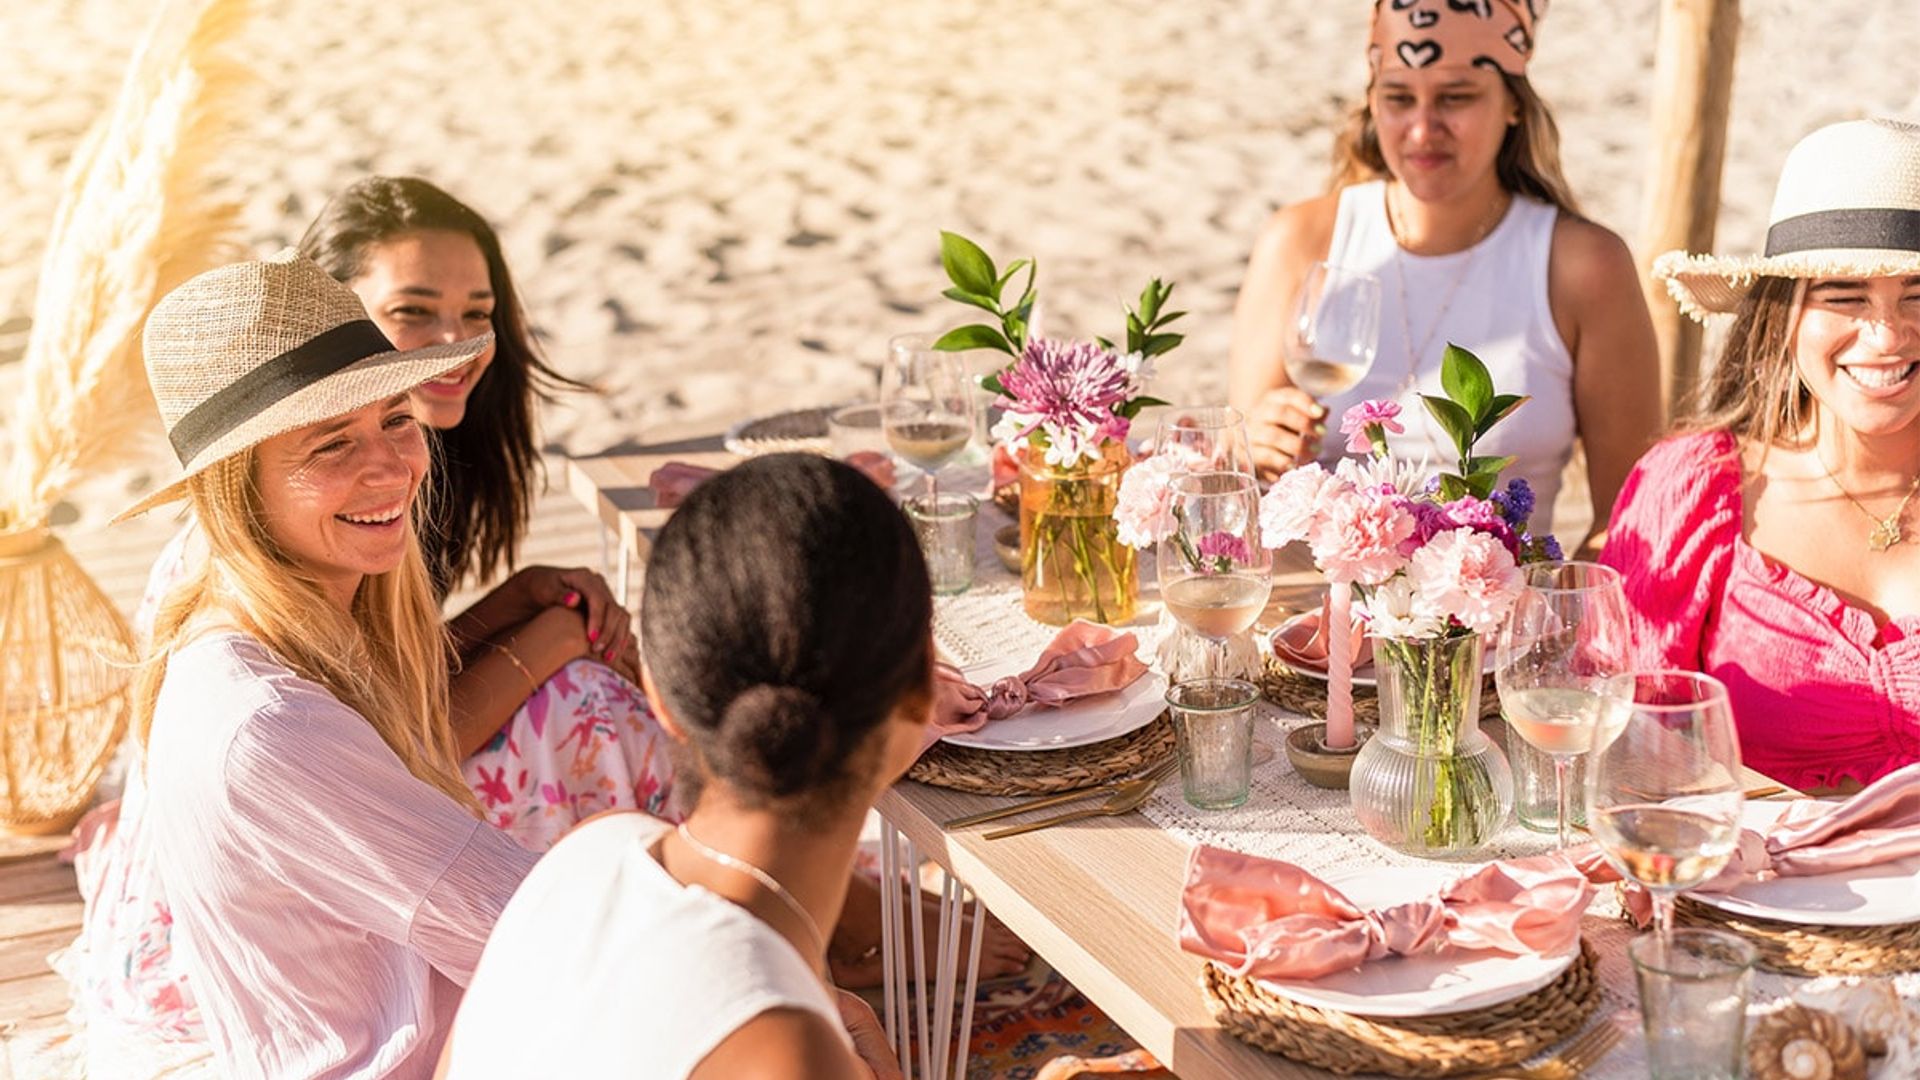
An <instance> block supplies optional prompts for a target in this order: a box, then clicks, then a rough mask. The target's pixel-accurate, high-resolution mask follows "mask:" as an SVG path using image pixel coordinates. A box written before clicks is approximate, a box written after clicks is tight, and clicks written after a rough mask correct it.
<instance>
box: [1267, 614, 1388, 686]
mask: <svg viewBox="0 0 1920 1080" xmlns="http://www.w3.org/2000/svg"><path fill="white" fill-rule="evenodd" d="M1328 606H1329V605H1327V604H1325V603H1323V604H1321V605H1320V610H1319V611H1309V612H1307V613H1306V614H1304V615H1301V616H1300V617H1298V618H1295V619H1288V620H1287V622H1286V624H1285V625H1284V626H1282V627H1280V629H1278V630H1275V631H1274V632H1273V651H1274V655H1276V656H1278V657H1280V659H1282V660H1285V661H1287V662H1288V663H1291V664H1295V665H1297V666H1299V667H1303V668H1308V669H1310V670H1312V671H1325V670H1327V653H1328V648H1327V646H1328V642H1327V627H1328V625H1330V620H1329V619H1328V618H1327V608H1328ZM1352 634H1353V652H1352V653H1350V654H1349V655H1351V656H1352V657H1353V666H1354V667H1355V668H1356V669H1358V668H1363V667H1366V666H1367V665H1368V664H1371V663H1372V662H1373V647H1372V645H1371V644H1370V643H1369V642H1368V641H1367V628H1366V624H1364V623H1359V622H1355V623H1353V629H1352Z"/></svg>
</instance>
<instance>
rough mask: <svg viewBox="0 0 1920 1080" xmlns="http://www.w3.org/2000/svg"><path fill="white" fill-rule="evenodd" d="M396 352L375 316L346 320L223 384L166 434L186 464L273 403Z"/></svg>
mask: <svg viewBox="0 0 1920 1080" xmlns="http://www.w3.org/2000/svg"><path fill="white" fill-rule="evenodd" d="M392 351H393V343H392V342H390V341H388V340H387V335H385V334H383V333H381V332H380V328H379V327H378V326H375V325H374V324H373V321H372V320H370V319H355V320H354V321H352V322H344V323H341V324H340V325H339V326H336V327H334V328H333V329H331V330H327V331H324V332H322V333H320V334H316V335H315V336H313V337H311V338H309V339H307V341H306V342H305V343H304V344H301V345H299V346H296V347H295V348H292V349H289V350H287V351H286V352H283V353H281V354H280V355H279V356H276V357H274V358H273V359H271V360H268V361H267V362H265V363H263V364H261V365H259V366H258V367H256V368H254V369H253V370H252V371H249V372H247V373H246V374H245V375H242V376H240V377H239V378H237V379H235V380H233V381H232V382H231V383H228V384H227V385H226V386H223V387H221V388H220V389H219V390H218V391H216V392H215V393H213V394H212V395H211V396H209V397H208V398H207V399H206V400H205V401H202V402H201V403H200V404H198V405H195V406H194V407H193V408H192V409H190V410H188V411H187V414H186V415H185V416H182V417H181V418H180V421H179V422H178V423H176V424H174V425H173V427H172V429H170V430H169V431H168V432H167V441H169V442H171V443H172V444H173V452H174V453H175V454H177V455H179V457H180V464H181V465H182V466H185V465H186V464H187V463H188V462H190V461H192V460H193V459H194V458H195V457H197V456H199V454H200V452H201V451H203V450H205V449H206V448H207V447H209V446H212V445H213V444H214V443H215V442H218V441H219V440H220V438H221V437H222V436H224V435H226V434H227V433H228V432H231V431H232V430H233V429H234V428H237V427H239V426H240V425H241V424H243V423H246V422H247V421H248V420H251V419H253V418H254V417H256V416H258V415H260V414H261V413H263V412H265V411H266V410H267V408H268V407H269V406H271V405H273V404H275V403H277V402H280V401H283V400H285V399H286V398H287V397H288V396H290V395H292V394H295V393H298V392H299V391H301V390H304V389H306V388H307V387H309V386H312V385H313V384H314V383H317V382H319V381H320V380H322V379H324V378H326V377H327V376H329V375H332V374H334V373H335V372H338V371H340V370H342V369H343V368H346V367H347V366H349V365H351V364H354V363H357V362H359V361H361V360H365V359H366V358H367V357H369V356H376V355H378V354H380V353H384V352H392Z"/></svg>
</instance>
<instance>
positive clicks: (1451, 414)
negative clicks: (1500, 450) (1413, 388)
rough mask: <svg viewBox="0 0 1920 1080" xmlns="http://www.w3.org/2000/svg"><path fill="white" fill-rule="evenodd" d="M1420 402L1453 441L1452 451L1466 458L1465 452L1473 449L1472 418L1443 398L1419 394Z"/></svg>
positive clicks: (1465, 411)
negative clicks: (1423, 403)
mask: <svg viewBox="0 0 1920 1080" xmlns="http://www.w3.org/2000/svg"><path fill="white" fill-rule="evenodd" d="M1420 400H1421V401H1424V402H1426V403H1427V411H1428V412H1430V413H1432V414H1433V418H1434V419H1435V420H1437V421H1439V423H1440V429H1441V430H1442V431H1445V432H1446V433H1447V437H1448V438H1450V439H1452V440H1453V446H1454V449H1455V450H1458V451H1459V452H1460V456H1461V457H1466V456H1467V451H1469V450H1471V449H1472V448H1473V417H1471V416H1469V415H1467V410H1465V409H1463V408H1461V407H1460V406H1459V405H1456V404H1454V403H1453V402H1451V401H1449V400H1447V399H1446V398H1443V397H1434V396H1433V395H1432V394H1421V395H1420Z"/></svg>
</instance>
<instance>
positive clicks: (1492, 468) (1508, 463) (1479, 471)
mask: <svg viewBox="0 0 1920 1080" xmlns="http://www.w3.org/2000/svg"><path fill="white" fill-rule="evenodd" d="M1519 460H1520V459H1519V458H1517V457H1470V458H1468V459H1467V479H1469V480H1473V479H1476V478H1478V477H1482V476H1487V477H1491V478H1493V479H1496V480H1497V479H1499V478H1500V474H1501V472H1503V471H1505V470H1506V469H1508V468H1511V467H1512V465H1513V463H1514V462H1516V461H1519Z"/></svg>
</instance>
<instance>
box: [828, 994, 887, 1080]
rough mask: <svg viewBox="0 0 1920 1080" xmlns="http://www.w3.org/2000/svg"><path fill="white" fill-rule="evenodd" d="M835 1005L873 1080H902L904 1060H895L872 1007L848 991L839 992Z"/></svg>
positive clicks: (855, 1048)
mask: <svg viewBox="0 0 1920 1080" xmlns="http://www.w3.org/2000/svg"><path fill="white" fill-rule="evenodd" d="M835 1004H837V1005H839V1006H840V1022H841V1023H842V1024H844V1025H846V1028H847V1034H848V1035H850V1036H852V1037H853V1051H854V1053H856V1054H858V1055H860V1063H861V1064H862V1065H865V1066H866V1067H867V1068H868V1070H870V1071H871V1072H872V1074H873V1080H901V1072H900V1060H899V1059H898V1058H896V1057H894V1056H893V1047H892V1046H890V1045H888V1043H887V1032H886V1029H885V1028H883V1027H881V1026H880V1018H879V1017H877V1016H875V1015H873V1008H872V1006H870V1005H868V1004H867V1003H866V1002H865V1001H864V1000H862V999H861V998H860V996H859V995H857V994H850V993H848V992H847V991H845V990H838V991H835Z"/></svg>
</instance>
